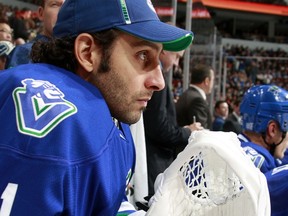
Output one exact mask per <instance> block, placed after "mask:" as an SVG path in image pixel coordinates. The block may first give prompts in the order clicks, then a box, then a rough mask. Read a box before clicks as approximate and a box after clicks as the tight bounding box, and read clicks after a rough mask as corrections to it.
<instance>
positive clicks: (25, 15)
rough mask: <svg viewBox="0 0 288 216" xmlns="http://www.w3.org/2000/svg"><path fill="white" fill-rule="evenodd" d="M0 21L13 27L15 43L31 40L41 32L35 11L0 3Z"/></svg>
mask: <svg viewBox="0 0 288 216" xmlns="http://www.w3.org/2000/svg"><path fill="white" fill-rule="evenodd" d="M0 23H7V24H9V26H10V27H11V28H12V29H13V42H14V43H15V45H18V44H23V43H26V42H29V41H31V40H33V39H34V38H35V37H36V36H37V34H38V33H39V32H41V24H40V23H41V22H40V21H39V19H38V14H37V11H32V10H31V9H29V8H18V7H13V6H8V5H4V4H1V3H0Z"/></svg>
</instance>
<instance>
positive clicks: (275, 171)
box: [238, 134, 288, 216]
mask: <svg viewBox="0 0 288 216" xmlns="http://www.w3.org/2000/svg"><path fill="white" fill-rule="evenodd" d="M238 138H239V140H240V142H241V146H242V148H243V149H244V151H245V153H246V154H247V155H248V156H249V157H250V158H251V160H252V161H253V163H254V165H255V166H256V167H258V168H259V169H260V170H261V172H262V173H264V175H265V176H266V179H267V184H268V188H269V194H270V202H271V216H287V215H288V206H287V204H286V203H287V199H286V197H287V195H288V184H287V182H288V181H287V180H288V166H287V167H285V166H280V162H279V161H278V160H276V159H275V158H274V157H273V156H272V155H271V153H270V152H269V151H268V150H267V149H265V148H264V147H262V146H259V145H257V144H255V143H253V142H251V141H250V140H249V138H248V137H246V136H245V135H244V134H239V135H238Z"/></svg>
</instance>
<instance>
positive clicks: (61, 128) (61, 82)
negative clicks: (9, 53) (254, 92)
mask: <svg viewBox="0 0 288 216" xmlns="http://www.w3.org/2000/svg"><path fill="white" fill-rule="evenodd" d="M53 31H54V33H53V34H54V35H53V38H52V39H51V40H48V41H43V40H38V41H37V42H35V44H34V45H33V48H32V52H31V58H32V60H33V62H35V63H34V64H25V65H22V66H17V67H14V68H11V69H8V70H6V71H3V72H2V73H1V74H0V85H1V89H0V128H1V130H0V172H1V174H2V175H1V178H0V195H1V200H0V215H1V216H8V215H29V216H30V215H33V216H38V215H41V216H45V215H49V216H51V215H73V216H88V215H93V216H95V215H99V216H110V215H111V216H114V215H116V214H121V215H125V214H126V215H127V214H130V213H131V214H132V215H133V214H135V213H137V212H135V213H133V212H134V211H135V209H133V208H131V209H130V207H131V206H129V205H128V203H127V201H126V196H125V189H126V186H127V184H128V183H129V180H130V178H131V175H132V173H133V169H134V164H135V149H134V144H133V140H132V137H131V133H130V129H129V125H130V124H133V123H135V122H137V121H138V120H139V118H140V116H141V113H142V111H143V109H145V107H146V106H147V102H148V101H149V99H150V98H151V97H152V94H153V92H154V91H159V90H161V89H163V88H164V79H163V76H162V72H161V68H160V65H159V56H160V53H161V52H162V50H163V49H164V50H169V51H180V50H183V49H185V48H186V47H187V46H189V45H190V44H191V42H192V39H193V34H192V32H190V31H185V30H183V29H180V28H177V27H174V26H171V25H168V24H165V23H162V22H161V21H160V20H159V18H158V16H157V15H156V12H155V10H154V8H153V6H152V3H151V2H150V1H149V0H148V1H147V0H126V1H121V0H105V1H103V0H85V1H84V0H66V1H65V3H64V4H63V5H62V7H61V9H60V11H59V14H58V19H57V23H56V25H55V27H54V30H53Z"/></svg>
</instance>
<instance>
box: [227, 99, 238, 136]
mask: <svg viewBox="0 0 288 216" xmlns="http://www.w3.org/2000/svg"><path fill="white" fill-rule="evenodd" d="M240 102H241V101H240V100H239V99H238V100H235V101H234V102H233V104H231V107H232V113H231V114H230V115H229V116H228V118H227V119H226V120H225V122H224V125H223V131H226V132H230V131H232V132H234V133H236V134H240V133H241V132H242V127H241V116H240V109H239V107H240Z"/></svg>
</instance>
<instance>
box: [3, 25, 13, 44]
mask: <svg viewBox="0 0 288 216" xmlns="http://www.w3.org/2000/svg"><path fill="white" fill-rule="evenodd" d="M12 33H13V31H12V29H11V27H10V26H9V24H8V23H7V22H5V21H4V20H0V41H2V40H5V41H10V42H12V40H13V38H12Z"/></svg>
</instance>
